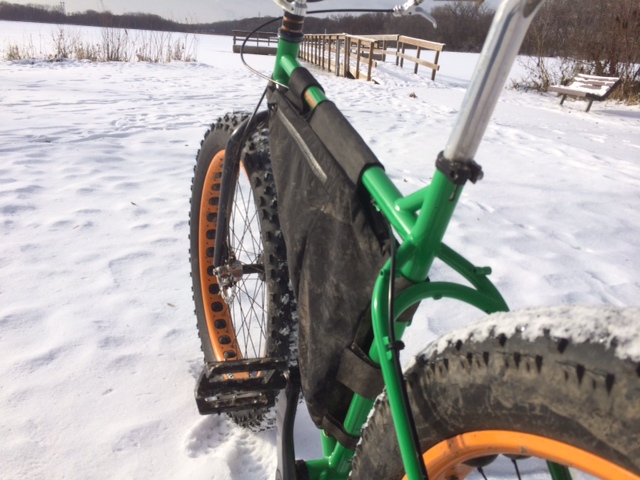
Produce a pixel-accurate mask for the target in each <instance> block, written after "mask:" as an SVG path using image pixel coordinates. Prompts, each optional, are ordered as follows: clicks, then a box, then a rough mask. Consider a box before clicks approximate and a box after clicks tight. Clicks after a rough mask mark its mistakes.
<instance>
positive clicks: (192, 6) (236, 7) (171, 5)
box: [6, 0, 499, 23]
mask: <svg viewBox="0 0 640 480" xmlns="http://www.w3.org/2000/svg"><path fill="white" fill-rule="evenodd" d="M6 1H8V2H9V3H20V4H24V5H26V4H29V3H30V4H42V5H58V4H59V3H60V0H6ZM404 1H406V0H324V1H323V2H321V3H315V4H310V9H320V8H321V9H329V8H367V7H370V8H390V7H393V5H396V4H399V3H404ZM485 1H486V3H487V4H489V5H491V6H492V7H495V5H496V3H499V0H485ZM64 3H65V7H66V10H67V12H77V11H85V10H97V11H102V10H109V11H111V12H112V13H116V14H119V13H126V12H143V13H154V14H156V15H160V16H162V17H165V18H168V19H170V20H175V21H178V22H184V21H188V22H190V23H202V22H215V21H219V20H233V19H238V18H246V17H255V16H258V15H260V16H267V15H272V16H276V15H280V9H279V8H278V7H277V6H276V5H275V3H273V0H65V2H64ZM434 4H437V3H436V2H434V1H432V0H426V2H425V4H424V5H425V7H427V8H429V7H430V6H431V5H434Z"/></svg>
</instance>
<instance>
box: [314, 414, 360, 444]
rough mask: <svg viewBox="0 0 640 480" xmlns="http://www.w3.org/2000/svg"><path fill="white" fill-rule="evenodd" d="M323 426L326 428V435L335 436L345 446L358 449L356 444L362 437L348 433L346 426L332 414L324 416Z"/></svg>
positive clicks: (323, 428)
mask: <svg viewBox="0 0 640 480" xmlns="http://www.w3.org/2000/svg"><path fill="white" fill-rule="evenodd" d="M321 428H322V430H324V432H325V434H326V435H328V436H330V437H333V438H335V439H336V441H337V442H338V443H339V444H340V445H342V446H343V447H345V448H348V449H349V450H355V449H356V445H357V444H358V441H359V440H360V438H359V437H354V436H353V435H350V434H349V433H347V432H346V430H345V429H344V426H343V425H342V424H341V423H340V422H338V421H337V420H336V419H335V418H333V417H332V416H331V415H329V414H327V415H325V416H324V417H322V425H321Z"/></svg>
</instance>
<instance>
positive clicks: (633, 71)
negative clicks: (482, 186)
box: [0, 0, 640, 102]
mask: <svg viewBox="0 0 640 480" xmlns="http://www.w3.org/2000/svg"><path fill="white" fill-rule="evenodd" d="M494 13H495V12H494V11H493V10H492V9H491V8H489V7H487V6H486V5H477V4H475V3H469V2H464V3H463V2H460V3H455V2H452V3H449V4H447V5H442V6H438V7H435V8H433V9H432V11H431V15H432V16H433V17H434V18H435V19H436V21H437V23H438V28H437V29H434V28H433V26H431V24H430V23H429V22H428V21H427V20H425V19H424V18H422V17H419V16H412V17H394V16H392V15H388V14H381V13H376V14H364V15H333V16H328V17H324V18H318V17H309V18H307V19H306V21H305V31H307V32H309V33H349V34H352V35H367V34H401V35H407V36H410V37H416V38H423V39H426V40H431V41H434V42H440V43H444V44H446V47H445V48H446V50H447V51H465V52H478V51H480V49H481V48H482V45H483V43H484V39H485V37H486V35H487V33H488V31H489V27H490V24H491V21H492V19H493V16H494ZM0 19H2V20H14V21H28V22H42V23H57V24H74V25H91V26H98V27H118V28H128V29H142V30H162V31H175V32H186V33H208V34H218V35H231V34H232V32H233V31H234V30H249V31H250V30H253V29H255V28H258V27H259V26H260V25H263V24H264V23H265V22H267V21H268V20H269V18H246V19H241V20H233V21H225V22H214V23H207V24H203V23H180V22H175V21H171V20H167V19H164V18H162V17H160V16H158V15H152V14H145V13H128V14H124V15H114V14H112V13H111V12H109V11H102V12H98V11H95V10H87V11H85V12H81V13H70V14H65V12H64V11H62V9H61V8H60V7H58V6H42V5H34V4H29V5H17V4H12V3H8V2H4V1H2V2H0ZM278 26H279V25H278V22H277V21H275V22H274V23H272V24H271V25H269V26H265V27H264V30H265V31H275V30H277V28H278ZM520 53H521V54H524V55H529V56H531V58H532V60H531V63H530V65H531V75H532V82H531V83H532V85H533V86H534V87H536V88H540V89H542V90H545V89H546V87H547V86H548V85H549V84H550V83H551V82H554V83H558V82H566V81H568V80H569V79H570V78H571V77H573V76H574V75H575V74H576V73H591V74H595V75H607V76H621V77H623V79H624V85H623V88H622V92H623V93H622V96H623V97H625V98H627V99H632V100H635V101H636V102H640V0H589V1H584V0H547V1H546V2H545V4H544V5H543V6H542V9H541V11H540V13H539V14H538V15H537V16H536V18H535V20H534V21H533V24H532V26H531V29H530V30H529V32H528V34H527V36H526V37H525V40H524V43H523V45H522V49H521V52H520ZM547 57H557V58H559V59H561V62H560V66H559V67H558V66H556V67H555V68H556V71H553V70H552V67H550V66H549V65H550V63H549V62H545V61H543V59H544V58H547ZM556 64H557V62H556ZM558 69H559V70H558Z"/></svg>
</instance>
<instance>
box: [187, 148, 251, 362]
mask: <svg viewBox="0 0 640 480" xmlns="http://www.w3.org/2000/svg"><path fill="white" fill-rule="evenodd" d="M224 152H225V151H224V150H221V151H220V152H218V153H217V154H216V155H215V157H213V160H212V161H211V164H210V166H209V169H208V170H207V175H206V178H205V181H204V185H203V188H202V198H201V201H200V218H199V219H198V222H199V224H198V249H199V251H198V258H199V266H200V287H201V289H202V301H203V303H204V312H205V316H206V320H207V330H208V332H209V340H210V341H211V346H212V348H213V354H214V357H215V359H216V361H218V362H225V361H229V360H240V359H242V352H241V351H240V348H239V347H238V341H237V339H236V334H235V331H234V329H233V323H232V318H231V314H230V311H229V306H228V305H227V303H226V302H225V301H224V298H223V297H222V295H221V294H220V287H219V286H218V280H217V278H216V276H215V274H214V273H213V249H214V246H215V237H216V230H217V226H218V209H219V203H220V202H219V201H220V185H221V180H222V165H223V163H224ZM238 375H241V374H238Z"/></svg>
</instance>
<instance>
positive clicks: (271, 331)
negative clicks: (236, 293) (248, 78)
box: [189, 113, 297, 431]
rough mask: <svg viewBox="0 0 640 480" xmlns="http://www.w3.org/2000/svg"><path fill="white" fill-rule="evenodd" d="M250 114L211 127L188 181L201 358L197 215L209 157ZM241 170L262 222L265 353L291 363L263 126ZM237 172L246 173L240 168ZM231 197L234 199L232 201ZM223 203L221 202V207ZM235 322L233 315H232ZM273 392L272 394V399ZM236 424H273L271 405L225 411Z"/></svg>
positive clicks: (204, 335) (291, 309) (291, 312)
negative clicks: (189, 181)
mask: <svg viewBox="0 0 640 480" xmlns="http://www.w3.org/2000/svg"><path fill="white" fill-rule="evenodd" d="M247 117H248V115H247V114H245V113H236V114H227V115H225V117H224V118H221V119H219V120H218V121H217V122H216V123H214V124H212V125H211V128H210V129H209V130H208V131H207V133H206V134H205V138H204V140H203V141H202V142H201V146H200V150H199V151H198V154H197V157H196V165H195V167H194V176H193V182H192V197H191V211H190V243H191V248H190V251H189V252H190V262H191V266H192V280H193V298H194V303H195V313H196V318H197V328H198V334H199V337H200V341H201V348H202V351H203V354H204V360H205V362H211V361H216V359H215V358H214V354H213V349H212V346H211V341H210V338H209V332H208V326H207V322H206V318H205V314H204V308H206V307H205V305H204V304H203V301H202V292H201V288H200V283H199V282H200V278H199V276H200V274H201V272H200V271H199V270H200V269H199V259H198V258H197V256H198V251H199V250H198V244H197V242H198V228H199V227H198V218H199V212H200V201H201V195H202V189H203V188H202V186H203V183H204V178H205V176H206V173H207V170H208V168H209V165H210V163H211V160H212V159H213V157H214V156H215V154H216V153H218V152H219V151H220V150H224V149H225V147H226V144H227V141H228V139H229V137H230V136H231V134H232V133H233V131H234V130H235V129H236V128H237V127H238V125H240V123H241V122H242V121H244V120H245V119H246V118H247ZM241 161H242V164H243V167H244V171H245V172H246V175H247V176H248V178H249V182H250V185H251V190H252V193H253V196H254V200H255V205H256V209H257V212H258V217H259V221H260V226H261V240H262V247H263V249H264V264H265V265H264V266H265V281H266V287H267V298H266V303H267V322H266V323H267V327H266V337H267V338H266V352H265V356H269V357H273V358H280V359H286V360H288V361H289V363H290V364H291V363H294V362H295V332H296V331H297V330H296V325H295V322H294V319H295V311H296V308H295V301H294V299H293V292H292V291H291V287H290V282H289V274H288V269H287V265H286V249H285V245H284V239H283V237H282V233H281V231H280V224H279V221H278V214H277V197H276V191H275V184H274V180H273V173H272V171H271V162H270V155H269V144H268V131H267V130H266V128H265V125H258V126H256V127H254V131H252V132H251V133H250V135H248V138H247V140H246V142H245V144H244V147H243V149H242V152H241ZM240 175H245V173H244V172H242V171H241V172H240ZM232 201H233V199H232ZM222 207H223V206H222V205H221V206H220V208H222ZM231 321H232V322H233V318H232V319H231ZM276 394H277V392H271V396H272V397H273V398H275V395H276ZM228 416H229V418H231V419H232V420H233V421H234V422H235V423H236V424H238V425H240V426H242V427H244V428H247V429H249V430H252V431H260V430H265V429H268V428H271V427H273V425H274V422H275V415H274V412H273V407H269V408H262V409H254V410H244V411H238V412H232V413H229V414H228Z"/></svg>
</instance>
